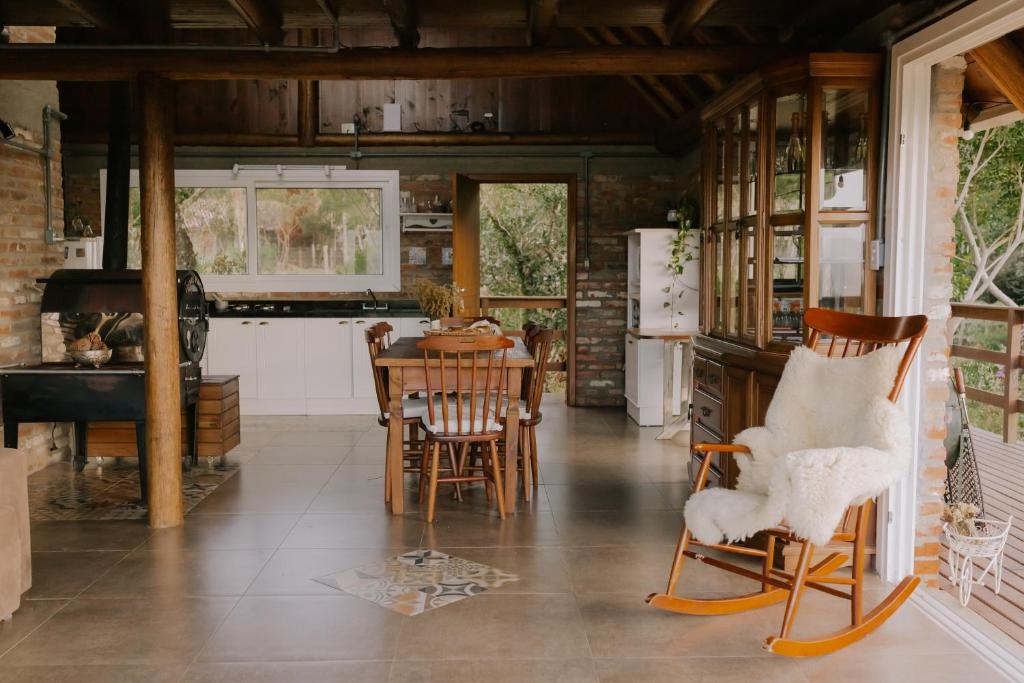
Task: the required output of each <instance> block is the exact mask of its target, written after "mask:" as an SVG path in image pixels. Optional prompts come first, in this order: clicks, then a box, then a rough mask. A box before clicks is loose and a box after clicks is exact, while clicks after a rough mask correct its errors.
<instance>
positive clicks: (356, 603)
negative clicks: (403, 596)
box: [197, 595, 406, 662]
mask: <svg viewBox="0 0 1024 683" xmlns="http://www.w3.org/2000/svg"><path fill="white" fill-rule="evenodd" d="M405 618H406V617H402V616H400V615H398V614H396V613H394V612H391V611H390V610H386V609H382V608H381V607H378V606H377V605H375V604H373V603H371V602H368V601H366V600H361V599H359V598H350V597H342V596H337V597H334V596H325V595H320V596H315V597H307V596H289V597H245V598H242V600H241V601H240V602H239V603H238V605H237V607H235V609H234V610H232V612H231V614H230V615H229V616H228V618H227V619H226V620H225V621H224V623H223V625H222V626H221V627H220V628H219V629H217V632H216V633H215V634H214V635H213V636H212V637H211V638H210V639H209V641H208V642H207V643H206V647H204V648H203V651H202V653H200V655H199V658H198V660H197V661H201V662H218V661H220V662H237V661H317V660H320V661H333V660H346V659H390V658H391V657H392V656H393V655H394V651H395V642H396V640H397V638H398V632H399V629H400V627H401V626H402V621H403V619H405Z"/></svg>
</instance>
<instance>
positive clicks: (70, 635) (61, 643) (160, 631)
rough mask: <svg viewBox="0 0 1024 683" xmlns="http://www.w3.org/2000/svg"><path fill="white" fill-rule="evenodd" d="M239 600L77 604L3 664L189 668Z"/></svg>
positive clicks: (86, 601)
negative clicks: (187, 665)
mask: <svg viewBox="0 0 1024 683" xmlns="http://www.w3.org/2000/svg"><path fill="white" fill-rule="evenodd" d="M235 602H236V600H235V599H234V598H182V597H180V596H174V597H170V598H168V597H160V596H158V597H155V598H153V599H151V600H89V599H85V598H78V599H77V600H73V601H72V602H71V603H70V604H69V605H67V606H66V607H65V608H64V609H62V610H61V611H59V612H57V613H56V614H55V615H54V616H53V617H52V618H50V619H49V620H48V621H47V622H46V623H45V624H43V625H42V626H41V627H40V628H38V629H37V630H36V631H34V632H33V633H32V634H31V635H29V636H28V637H27V638H25V639H24V640H23V641H21V642H20V643H19V644H18V645H16V646H15V647H14V648H13V649H12V650H11V651H9V652H8V653H7V654H6V655H4V656H3V658H2V659H0V668H4V667H5V666H26V665H32V664H47V665H66V664H75V665H77V664H84V665H89V664H103V665H134V664H140V665H145V664H151V665H158V664H159V665H163V664H187V663H188V662H190V661H191V660H192V658H193V657H194V656H195V655H196V653H198V652H199V650H200V649H201V648H202V646H203V643H204V642H206V639H207V638H208V637H209V636H210V634H211V633H213V630H214V629H215V628H216V627H217V625H218V624H219V623H220V622H221V621H222V620H223V619H224V617H225V616H227V614H228V612H229V611H230V610H231V608H232V606H234V604H235Z"/></svg>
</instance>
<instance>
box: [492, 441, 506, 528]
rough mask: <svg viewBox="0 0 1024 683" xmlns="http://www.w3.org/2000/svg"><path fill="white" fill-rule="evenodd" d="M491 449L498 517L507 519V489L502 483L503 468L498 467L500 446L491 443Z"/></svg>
mask: <svg viewBox="0 0 1024 683" xmlns="http://www.w3.org/2000/svg"><path fill="white" fill-rule="evenodd" d="M489 443H490V447H491V476H492V477H494V497H495V498H497V499H498V517H500V518H501V519H505V488H504V486H502V483H501V467H500V466H499V465H498V445H497V444H496V443H494V442H493V441H491V442H489Z"/></svg>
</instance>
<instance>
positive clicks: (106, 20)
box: [58, 0, 132, 40]
mask: <svg viewBox="0 0 1024 683" xmlns="http://www.w3.org/2000/svg"><path fill="white" fill-rule="evenodd" d="M58 2H59V3H60V4H61V5H63V6H64V7H66V8H67V9H69V10H71V11H72V12H74V13H75V14H76V15H78V16H79V17H81V18H82V19H85V20H86V21H88V22H89V23H90V24H92V25H93V27H94V28H96V29H97V30H99V31H101V32H102V33H104V34H106V35H108V36H110V37H111V38H116V39H119V40H121V39H127V38H128V37H129V36H130V35H131V34H132V23H131V17H129V16H126V15H124V14H123V13H122V12H121V11H120V10H119V9H118V8H117V7H116V6H111V4H110V3H109V2H103V0H58Z"/></svg>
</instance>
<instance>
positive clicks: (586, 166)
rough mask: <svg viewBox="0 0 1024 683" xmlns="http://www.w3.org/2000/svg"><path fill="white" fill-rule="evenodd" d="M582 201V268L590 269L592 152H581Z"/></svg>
mask: <svg viewBox="0 0 1024 683" xmlns="http://www.w3.org/2000/svg"><path fill="white" fill-rule="evenodd" d="M581 156H582V157H583V203H584V204H585V205H586V207H587V210H586V212H585V213H584V214H583V270H585V271H589V270H590V160H591V159H593V158H594V153H593V152H583V154H582V155H581Z"/></svg>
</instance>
